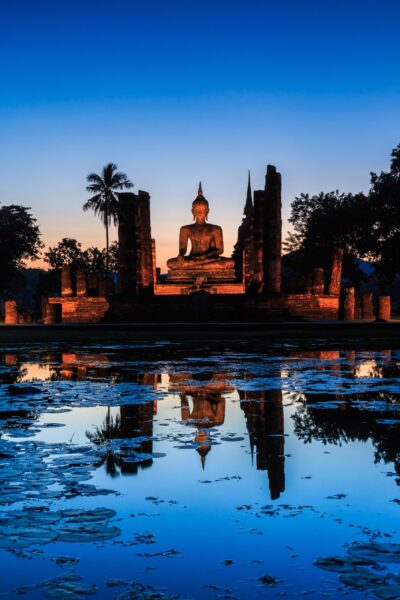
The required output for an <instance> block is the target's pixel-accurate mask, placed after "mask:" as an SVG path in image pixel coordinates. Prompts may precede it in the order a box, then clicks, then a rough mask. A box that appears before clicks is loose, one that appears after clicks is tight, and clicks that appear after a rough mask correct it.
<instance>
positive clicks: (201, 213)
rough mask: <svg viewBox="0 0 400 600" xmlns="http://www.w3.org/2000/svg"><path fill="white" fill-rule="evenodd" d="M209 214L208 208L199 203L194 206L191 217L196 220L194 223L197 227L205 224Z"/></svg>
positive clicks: (204, 204)
mask: <svg viewBox="0 0 400 600" xmlns="http://www.w3.org/2000/svg"><path fill="white" fill-rule="evenodd" d="M208 213H209V208H208V206H207V204H206V203H205V202H204V203H203V202H199V203H197V204H195V205H194V206H193V208H192V215H193V216H194V218H195V219H196V223H197V224H198V225H203V223H205V221H206V219H207V217H208Z"/></svg>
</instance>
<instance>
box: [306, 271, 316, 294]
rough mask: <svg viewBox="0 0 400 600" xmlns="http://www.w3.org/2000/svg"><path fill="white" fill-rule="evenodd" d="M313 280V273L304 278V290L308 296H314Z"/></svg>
mask: <svg viewBox="0 0 400 600" xmlns="http://www.w3.org/2000/svg"><path fill="white" fill-rule="evenodd" d="M313 279H314V278H313V273H307V275H306V276H305V277H304V289H305V292H306V294H312V291H313Z"/></svg>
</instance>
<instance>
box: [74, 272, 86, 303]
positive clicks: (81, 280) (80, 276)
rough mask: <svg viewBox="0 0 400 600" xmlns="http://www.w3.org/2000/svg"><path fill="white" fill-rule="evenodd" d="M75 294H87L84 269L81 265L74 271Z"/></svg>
mask: <svg viewBox="0 0 400 600" xmlns="http://www.w3.org/2000/svg"><path fill="white" fill-rule="evenodd" d="M76 295H77V296H87V281H86V270H85V269H84V268H83V267H78V269H77V271H76Z"/></svg>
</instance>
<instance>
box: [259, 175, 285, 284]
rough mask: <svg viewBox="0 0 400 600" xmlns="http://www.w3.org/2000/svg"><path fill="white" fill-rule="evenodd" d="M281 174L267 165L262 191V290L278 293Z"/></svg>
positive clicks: (279, 277)
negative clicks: (263, 190)
mask: <svg viewBox="0 0 400 600" xmlns="http://www.w3.org/2000/svg"><path fill="white" fill-rule="evenodd" d="M281 188H282V183H281V174H280V173H278V172H277V170H276V167H274V166H273V165H268V166H267V175H266V177H265V192H264V202H265V205H264V206H265V208H264V252H263V266H264V292H265V293H266V294H280V293H281V285H282V216H281V212H282V201H281Z"/></svg>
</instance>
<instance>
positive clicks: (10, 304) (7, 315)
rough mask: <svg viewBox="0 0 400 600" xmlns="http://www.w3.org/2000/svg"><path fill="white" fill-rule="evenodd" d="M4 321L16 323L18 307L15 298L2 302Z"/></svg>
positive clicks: (7, 323)
mask: <svg viewBox="0 0 400 600" xmlns="http://www.w3.org/2000/svg"><path fill="white" fill-rule="evenodd" d="M4 323H5V324H6V325H17V324H18V309H17V303H16V302H15V300H6V301H5V302H4Z"/></svg>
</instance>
